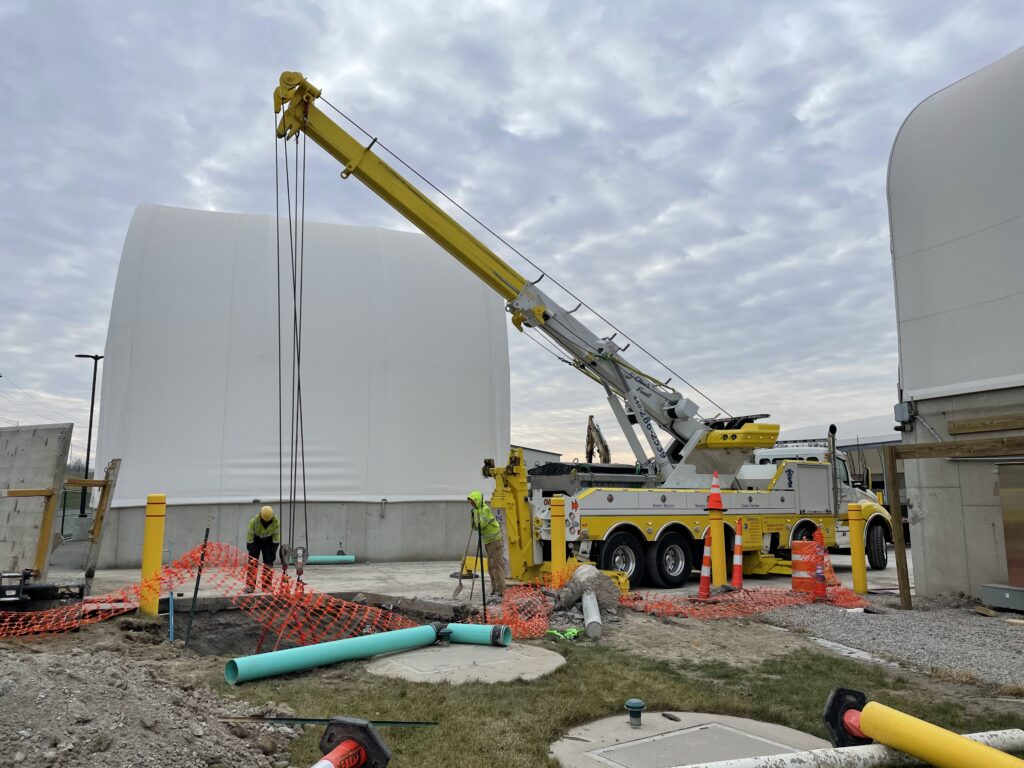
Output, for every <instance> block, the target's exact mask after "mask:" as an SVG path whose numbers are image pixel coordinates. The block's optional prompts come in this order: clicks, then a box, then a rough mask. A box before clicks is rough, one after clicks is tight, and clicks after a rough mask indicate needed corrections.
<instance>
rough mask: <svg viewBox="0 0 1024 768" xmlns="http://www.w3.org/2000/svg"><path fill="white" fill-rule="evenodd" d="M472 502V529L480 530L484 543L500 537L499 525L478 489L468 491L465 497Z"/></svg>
mask: <svg viewBox="0 0 1024 768" xmlns="http://www.w3.org/2000/svg"><path fill="white" fill-rule="evenodd" d="M466 498H467V499H469V500H470V501H472V502H473V505H474V506H473V530H475V531H480V537H481V538H482V539H483V540H484V544H490V543H491V542H492V541H497V540H498V539H500V538H501V525H500V524H499V523H498V521H497V519H496V518H495V517H494V513H493V512H491V508H490V507H488V506H487V504H485V503H484V495H483V494H482V493H480V491H470V493H469V496H467V497H466Z"/></svg>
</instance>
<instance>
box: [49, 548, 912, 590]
mask: <svg viewBox="0 0 1024 768" xmlns="http://www.w3.org/2000/svg"><path fill="white" fill-rule="evenodd" d="M907 560H908V562H912V560H911V556H910V552H909V551H908V552H907ZM832 564H833V566H834V567H835V571H836V576H838V577H839V580H840V581H841V582H842V583H843V584H844V585H846V586H848V587H852V586H853V571H852V569H851V567H850V557H849V555H833V556H832ZM458 568H459V562H458V561H457V560H441V561H432V562H389V563H352V564H348V565H313V566H308V567H307V568H306V571H305V575H304V580H305V581H306V583H308V584H309V585H310V586H313V587H316V588H317V589H319V590H321V591H323V592H328V593H330V594H334V595H338V594H345V593H350V594H352V593H356V592H373V593H378V594H386V595H394V596H396V597H409V598H411V597H421V598H428V599H438V598H441V599H450V598H451V596H452V592H453V591H454V589H455V585H456V583H457V582H456V580H455V579H453V578H451V574H452V573H454V572H456V571H457V570H458ZM54 573H55V574H56V573H57V571H56V570H55V572H54ZM290 573H293V574H294V571H290ZM138 582H139V570H138V569H137V568H116V569H112V568H104V569H100V570H99V571H97V573H96V579H95V580H94V582H93V590H92V591H93V594H94V595H102V594H105V593H108V592H113V591H115V590H118V589H121V588H122V587H124V586H127V585H128V584H137V583H138ZM463 583H464V589H463V592H462V594H461V595H460V598H464V599H466V602H469V600H468V597H469V586H470V582H469V580H468V579H465V580H463ZM744 583H745V586H747V587H748V588H751V589H756V588H758V587H772V588H778V587H788V586H789V584H790V578H789V577H788V576H756V577H747V578H746V579H745V582H744ZM868 587H869V588H870V589H872V590H877V591H894V590H896V589H897V587H898V582H897V579H896V558H895V554H894V553H893V551H892V548H891V547H890V549H889V566H888V567H887V568H886V569H885V570H884V571H871V570H869V571H868ZM641 590H642V591H645V592H646V591H650V592H655V593H660V592H665V593H668V594H680V595H681V594H688V593H696V591H697V580H696V578H693V579H691V580H690V581H689V582H688V583H687V585H686V587H685V588H683V589H679V590H666V589H653V588H648V587H642V588H641ZM184 591H187V592H188V593H189V595H190V596H191V588H187V589H184ZM199 595H200V597H201V598H203V597H216V596H219V592H218V590H216V589H213V588H211V587H209V586H207V585H203V586H202V587H201V589H200V590H199ZM479 599H480V583H479V579H478V580H477V584H476V588H475V590H474V602H477V603H478V602H479Z"/></svg>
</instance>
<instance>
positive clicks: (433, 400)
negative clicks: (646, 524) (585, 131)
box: [96, 205, 509, 551]
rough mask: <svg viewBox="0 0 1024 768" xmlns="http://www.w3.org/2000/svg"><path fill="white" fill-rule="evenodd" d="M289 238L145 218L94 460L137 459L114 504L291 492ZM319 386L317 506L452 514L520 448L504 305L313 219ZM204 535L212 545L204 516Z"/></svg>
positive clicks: (140, 215) (305, 345) (223, 504)
mask: <svg viewBox="0 0 1024 768" xmlns="http://www.w3.org/2000/svg"><path fill="white" fill-rule="evenodd" d="M286 227H287V225H286V223H285V228H286ZM274 241H275V222H274V219H273V218H272V217H267V216H250V215H242V214H225V213H210V212H201V211H189V210H183V209H177V208H167V207H161V206H154V205H142V206H140V207H139V208H138V210H137V211H136V214H135V216H134V218H133V219H132V223H131V226H130V228H129V231H128V235H127V238H126V240H125V246H124V252H123V254H122V259H121V265H120V268H119V270H118V277H117V284H116V287H115V293H114V301H113V306H112V308H111V317H110V327H109V330H108V335H107V346H106V358H105V360H104V363H103V364H104V375H103V386H102V392H101V408H100V419H99V431H98V441H97V452H98V456H97V460H96V466H103V465H104V463H105V462H106V461H107V460H108V459H109V458H111V457H115V456H117V457H121V458H122V459H123V464H122V467H121V475H120V478H119V480H118V485H117V493H116V495H115V498H114V507H115V508H124V509H127V510H132V512H131V514H138V510H140V509H141V507H142V505H143V504H144V503H145V497H146V495H147V494H148V493H154V492H160V493H166V494H167V496H168V502H169V504H170V505H171V507H172V508H173V507H175V506H177V507H181V506H183V505H201V506H202V507H203V508H204V509H216V508H218V507H220V508H224V509H227V505H240V504H241V505H245V504H250V505H251V504H252V503H253V500H254V499H260V500H261V501H262V502H274V501H276V500H277V499H278V497H279V496H280V493H279V472H278V466H279V464H278V455H279V443H278V351H277V295H276V294H277V274H276V269H277V267H276V263H277V262H276V249H275V242H274ZM286 244H287V240H286V239H285V240H283V246H284V247H283V252H282V255H283V259H284V263H282V265H281V273H280V277H281V283H282V290H283V292H284V294H285V298H284V305H283V337H284V338H283V358H284V374H283V375H284V382H283V383H284V434H285V464H286V473H285V474H286V475H287V461H288V458H287V450H288V433H289V429H290V428H289V418H288V414H289V405H290V397H291V387H290V383H289V382H290V372H291V368H290V363H289V361H290V358H291V316H292V305H291V302H290V296H291V290H290V286H291V271H290V263H289V262H288V251H287V247H286ZM302 387H303V389H302V399H303V409H304V422H305V454H306V498H307V499H308V500H309V501H311V502H316V503H317V504H318V505H319V506H318V507H317V509H318V510H319V512H318V513H317V514H318V515H328V517H330V516H332V515H335V514H340V513H339V510H340V509H342V508H343V505H342V504H337V503H338V502H342V503H344V504H348V505H350V506H351V505H352V504H370V505H372V504H379V503H380V502H381V500H382V499H387V502H386V503H387V504H396V503H397V504H408V505H413V506H415V505H420V506H419V507H418V509H423V508H424V507H423V505H424V504H426V505H436V506H435V507H433V508H435V509H437V510H442V511H443V510H445V509H446V508H447V504H448V503H449V502H452V501H463V500H464V499H465V494H466V491H467V489H469V488H480V487H481V486H485V485H486V484H485V483H484V481H483V479H482V478H481V477H480V467H481V466H482V463H483V459H484V458H488V457H504V456H505V455H507V453H508V445H509V375H508V344H507V336H506V324H505V315H504V311H503V307H502V303H501V300H500V298H499V297H498V296H496V295H495V294H493V292H491V291H490V290H489V289H488V288H487V287H486V286H484V285H483V284H482V283H480V282H479V281H478V280H477V279H476V278H475V277H474V276H473V275H472V274H471V273H470V272H468V271H467V270H466V269H465V268H463V267H462V266H461V265H459V264H458V263H457V262H456V261H455V260H454V259H452V258H451V257H450V256H449V255H448V254H446V253H444V252H443V251H441V250H440V249H439V248H438V247H437V246H436V245H434V244H433V243H432V242H431V241H430V240H429V239H427V238H426V237H425V236H422V235H419V234H411V233H407V232H394V231H387V230H380V229H370V228H364V227H346V226H337V225H328V224H316V223H307V224H306V228H305V280H304V303H303V337H302ZM484 490H488V491H489V489H488V488H484ZM287 493H288V491H287V478H286V481H285V495H286V496H287ZM325 505H326V506H325ZM232 508H234V507H232ZM330 509H333V510H335V511H334V512H330V511H329V510H330ZM391 509H392V510H393V514H397V512H398V511H400V510H401V507H391ZM232 514H233V513H232ZM246 514H248V513H247V512H245V511H244V510H243V512H242V513H240V515H241V517H243V518H244V517H245V516H246ZM385 514H386V513H385ZM439 514H440V513H439ZM204 517H205V515H204ZM183 519H184V518H183ZM112 520H113V521H114V522H113V524H114V525H117V522H116V520H117V515H115V516H114V518H112ZM122 524H125V523H123V522H122ZM234 524H235V523H232V525H234ZM194 525H195V526H198V528H199V535H200V537H201V534H202V527H203V525H202V521H200V520H197V521H195V523H194ZM316 525H317V526H319V525H320V523H319V522H317V523H316ZM313 526H314V523H313V522H311V523H310V528H311V529H312V528H313ZM192 533H194V532H191V533H189V536H191V537H192V538H194V536H193V535H192ZM324 535H325V538H326V539H328V540H329V539H331V538H333V537H332V536H331V535H330V531H325V534H324ZM111 538H112V540H116V539H117V538H118V536H117V533H116V532H115V533H114V534H112V537H111ZM185 538H188V536H185ZM338 538H341V536H340V535H339V536H338ZM373 538H374V537H373V536H372V531H371V535H370V538H369V540H370V541H372V540H373ZM456 538H457V537H456ZM393 542H394V537H393V536H392V537H391V541H390V542H389V543H387V545H386V546H387V547H393ZM186 543H187V542H185V541H183V542H182V544H181V546H185V544H186ZM117 546H118V547H119V548H124V551H129V550H130V549H131V545H130V544H125V543H124V542H122V543H120V544H118V545H117ZM431 546H433V549H434V550H440V549H443V546H441V545H437V546H434V545H431ZM380 547H385V543H384V542H383V541H381V542H380ZM420 549H423V547H420ZM428 549H429V547H428ZM456 549H457V547H456ZM381 551H383V549H381ZM389 551H390V550H389Z"/></svg>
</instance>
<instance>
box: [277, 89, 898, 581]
mask: <svg viewBox="0 0 1024 768" xmlns="http://www.w3.org/2000/svg"><path fill="white" fill-rule="evenodd" d="M319 98H321V91H320V89H319V88H317V87H315V86H314V85H312V84H311V83H310V82H309V81H307V80H306V79H305V78H304V77H303V76H302V74H301V73H298V72H284V73H282V75H281V78H280V83H279V85H278V87H277V88H276V89H275V91H274V110H275V113H277V114H280V115H281V117H280V121H279V122H278V125H277V136H278V138H279V139H281V140H283V141H285V142H287V141H288V140H289V139H291V138H293V137H296V136H297V135H298V134H300V133H302V134H304V135H305V136H306V137H308V138H309V139H311V140H312V141H313V142H314V143H316V144H318V145H319V146H320V147H321V148H323V149H324V150H325V151H326V152H327V153H328V154H329V155H331V156H332V157H333V158H335V159H336V160H337V161H338V162H339V163H341V165H342V168H343V170H342V172H341V176H342V178H343V179H347V178H349V177H355V178H356V179H358V180H359V181H361V182H362V183H363V184H365V185H366V186H367V187H369V188H370V189H371V190H372V191H373V192H375V193H376V194H377V195H378V196H379V197H381V198H382V199H383V200H384V201H385V202H387V203H388V204H389V205H391V206H392V207H393V208H394V209H395V210H397V211H398V212H399V213H400V214H402V215H403V216H404V217H405V218H406V219H408V220H409V221H410V222H411V223H412V224H414V225H415V226H416V227H417V228H419V229H420V230H421V231H422V232H423V233H424V234H426V235H427V236H428V237H430V239H432V240H433V241H434V242H435V243H437V244H438V245H439V246H441V248H443V249H444V250H445V251H447V252H448V253H449V254H451V255H452V256H453V257H455V258H456V259H457V260H458V261H459V262H461V263H462V264H463V265H464V266H465V267H466V268H468V269H469V270H470V271H471V272H473V274H475V275H476V276H477V277H478V278H479V279H480V280H482V281H483V282H484V283H486V284H487V285H488V286H489V287H490V288H492V289H493V290H494V291H496V292H497V293H498V294H499V295H500V296H501V297H502V298H503V299H504V300H505V302H506V309H507V311H508V313H509V314H510V316H511V321H512V324H513V325H514V326H515V327H516V328H517V329H518V330H519V331H524V329H535V330H536V331H537V332H539V333H542V334H544V335H545V336H546V337H547V338H548V339H549V340H550V341H552V342H554V343H555V344H557V345H558V346H559V347H560V348H561V349H562V350H564V351H565V353H566V354H567V355H568V359H569V361H570V363H571V365H572V366H573V367H575V368H576V369H577V370H578V371H580V373H582V374H583V375H585V376H587V377H589V378H590V379H592V380H593V381H594V382H595V383H597V384H598V385H599V386H601V387H602V388H603V389H604V392H605V395H606V397H607V400H608V405H609V407H610V408H611V411H612V413H613V415H614V416H615V419H616V421H617V422H618V424H619V426H620V428H621V429H622V431H623V433H624V435H625V437H626V440H627V442H628V444H629V447H630V449H631V451H632V453H633V455H634V457H635V460H636V464H635V465H634V468H633V470H634V471H633V473H632V475H631V477H630V482H629V484H628V485H625V484H622V485H619V484H616V482H615V480H616V479H617V477H619V476H620V475H616V474H615V473H612V474H610V475H609V477H608V479H609V482H607V483H601V484H597V485H593V486H591V487H586V488H577V489H576V490H571V489H566V490H565V491H564V492H554V491H551V490H550V489H549V490H548V491H547V492H545V491H544V490H542V489H540V488H534V489H531V487H530V480H529V476H528V474H527V468H526V466H525V465H524V463H523V455H522V450H521V449H519V448H513V449H512V450H511V452H510V454H509V457H508V460H507V462H505V463H504V464H497V463H495V461H494V460H493V459H486V460H485V461H484V466H483V474H484V477H486V478H491V479H493V480H494V484H495V487H494V492H493V494H492V496H491V499H490V506H491V509H492V510H493V512H494V514H495V516H496V517H497V518H498V519H499V521H500V523H501V526H502V530H503V535H504V538H505V545H506V551H507V554H508V558H507V563H508V571H509V572H508V575H509V576H511V577H512V578H514V579H518V580H522V581H526V580H532V579H537V578H539V577H541V576H542V575H543V574H544V573H547V572H552V571H557V570H560V569H563V568H564V567H565V566H566V564H567V561H568V560H569V559H573V558H575V559H577V560H581V561H594V562H596V563H597V564H598V566H599V567H601V568H602V569H605V570H609V571H621V572H622V573H624V574H625V575H626V576H627V577H628V579H629V582H630V585H631V586H637V585H639V584H641V583H643V582H644V581H645V580H649V581H650V582H651V583H653V584H655V585H657V586H662V587H678V586H681V585H682V584H683V583H685V581H686V580H687V578H688V577H689V575H690V573H691V570H692V568H693V563H694V562H695V560H696V559H697V558H698V557H699V552H700V550H699V547H700V546H701V542H702V540H703V537H704V534H705V532H706V531H707V530H708V526H709V517H708V514H707V513H706V512H705V510H704V507H705V506H706V499H707V495H708V493H709V488H710V485H711V481H712V475H713V473H715V472H717V473H718V476H719V479H720V482H721V487H722V491H723V500H724V502H725V506H726V508H727V512H726V513H725V525H726V528H725V530H726V537H727V539H729V543H728V544H727V549H726V551H727V552H728V553H729V557H731V552H732V545H731V539H732V536H733V532H734V530H735V526H736V521H737V518H739V517H742V518H743V549H744V557H743V570H744V572H745V573H748V574H766V573H783V574H785V573H789V572H790V564H789V559H788V551H789V549H790V547H791V545H792V542H793V541H794V540H798V539H801V538H806V537H809V536H810V535H811V534H812V533H813V530H814V528H815V527H816V526H819V527H821V529H822V531H823V534H824V537H825V544H826V546H828V547H830V548H841V547H844V546H846V545H848V543H849V523H848V520H847V515H846V504H847V503H849V502H852V501H858V502H860V503H861V505H862V507H863V508H864V510H865V518H866V519H867V525H866V526H865V529H866V531H867V534H866V536H867V538H868V542H867V543H868V544H869V549H870V548H871V547H870V545H871V543H872V541H873V539H872V537H874V543H875V544H876V546H875V550H876V552H875V554H876V555H877V539H878V537H879V535H881V536H882V537H883V540H882V547H881V556H876V557H875V558H873V562H872V565H873V567H885V563H884V555H885V546H884V543H885V541H884V540H885V539H888V538H890V536H891V533H890V530H891V520H890V518H889V514H888V512H887V511H886V510H885V509H884V508H883V507H882V506H881V505H880V504H878V502H877V500H876V498H875V497H874V496H872V495H871V494H870V493H867V492H866V491H863V490H861V489H858V488H855V487H854V486H853V485H852V484H851V483H850V482H849V481H848V479H846V480H844V479H842V478H846V475H845V473H844V474H843V475H842V477H840V476H839V474H838V473H837V472H836V471H835V470H836V469H837V468H838V467H840V466H842V467H845V463H844V462H843V461H842V458H841V457H840V456H839V453H838V452H837V451H835V449H834V446H833V447H832V450H831V451H823V450H820V449H815V450H814V451H811V450H810V449H809V448H804V447H794V448H789V447H781V448H777V447H775V446H776V443H777V440H778V436H779V426H778V425H777V424H769V423H762V422H761V421H760V420H762V419H765V418H768V415H767V414H756V415H750V416H739V417H728V418H711V419H705V418H701V417H700V416H699V415H698V408H697V404H696V403H695V402H693V401H692V400H690V399H689V398H687V397H686V396H685V395H683V394H682V393H680V392H679V391H678V390H676V389H675V388H674V387H672V386H670V383H669V381H661V380H659V379H658V378H656V377H655V376H652V375H650V374H648V373H645V372H644V371H642V370H640V369H639V368H637V367H636V366H634V365H632V364H631V363H629V362H628V361H627V360H626V358H625V357H624V356H623V354H622V353H623V352H624V351H625V350H626V348H627V347H628V346H629V344H627V345H625V346H622V347H620V346H619V345H618V344H617V343H616V342H615V340H614V339H615V335H616V334H612V335H611V336H609V337H601V336H598V335H597V334H595V333H594V332H592V331H591V330H590V329H589V328H587V327H586V326H585V325H584V324H583V323H582V322H580V321H579V320H577V319H576V317H574V312H575V311H576V310H577V309H579V306H577V307H576V308H575V309H566V308H565V307H562V306H560V305H559V304H558V302H556V301H555V300H554V299H552V298H551V297H550V296H548V295H547V294H546V293H545V292H544V291H543V290H542V289H541V288H540V287H539V286H538V283H540V282H541V280H542V279H543V276H542V278H541V279H539V280H537V281H535V282H531V281H529V280H527V279H526V278H525V277H523V276H522V275H520V274H519V273H518V272H517V271H516V270H515V269H513V268H512V267H511V266H510V265H508V264H507V263H505V262H504V261H503V260H502V259H501V258H499V257H498V256H497V255H496V254H495V253H494V252H493V251H491V250H490V249H489V248H488V247H487V246H485V245H484V244H483V243H482V242H481V241H480V240H479V239H477V238H476V237H475V236H474V235H473V234H471V233H470V232H469V231H468V230H466V229H465V228H464V227H463V226H461V225H460V224H459V223H458V222H456V221H455V220H454V219H453V218H452V217H451V216H449V215H448V214H447V213H446V212H445V211H444V210H442V209H441V208H440V207H439V206H437V205H436V204H434V202H433V201H431V200H430V199H429V198H428V197H427V196H426V195H424V194H423V193H422V192H420V190H419V189H417V188H416V187H415V186H414V185H412V184H411V183H410V182H409V181H408V180H407V179H405V178H404V177H403V176H402V175H400V174H399V173H398V172H397V171H396V170H395V169H394V168H392V167H391V166H390V165H389V164H388V163H386V162H385V161H384V160H383V159H382V158H381V157H380V156H379V155H378V154H376V153H375V152H374V151H373V145H374V144H375V143H376V139H374V140H373V141H372V142H370V144H369V145H368V146H364V145H363V144H361V143H360V142H359V141H358V140H357V139H356V138H354V137H353V136H352V135H351V134H349V133H348V132H347V131H345V130H344V129H343V128H342V127H341V126H339V125H338V124H337V123H336V122H335V121H334V120H332V119H331V118H330V117H328V116H327V115H326V114H325V113H324V112H323V111H321V110H320V109H319V107H318V106H317V103H316V102H317V99H319ZM637 427H639V433H640V435H639V436H638V434H637V431H638V430H637ZM662 434H663V435H665V437H666V438H667V441H665V440H663V438H662ZM641 437H642V439H643V442H641ZM766 451H767V452H770V454H766V453H765V452H766ZM832 457H835V458H836V460H835V461H827V460H826V459H830V458H832ZM880 558H881V560H882V561H881V562H880Z"/></svg>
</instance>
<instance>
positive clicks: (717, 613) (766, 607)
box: [619, 587, 868, 619]
mask: <svg viewBox="0 0 1024 768" xmlns="http://www.w3.org/2000/svg"><path fill="white" fill-rule="evenodd" d="M619 602H620V603H621V604H622V605H623V606H625V607H627V608H631V609H632V610H634V611H640V612H642V613H649V614H651V615H653V616H660V617H669V616H680V617H683V618H687V619H741V618H745V617H747V616H754V615H756V614H759V613H767V612H768V611H774V610H777V609H779V608H786V607H789V606H791V605H808V604H810V603H813V602H814V596H813V595H811V594H810V593H808V592H796V591H793V590H791V589H744V590H740V591H737V592H723V593H721V594H719V595H713V596H712V597H710V598H709V599H707V600H698V599H696V598H694V597H687V596H670V595H665V594H652V593H650V592H646V593H642V594H641V593H631V594H629V595H624V596H623V597H622V599H621V600H620V601H619ZM827 603H828V604H831V605H836V606H839V607H841V608H862V607H864V606H865V605H867V604H868V601H867V600H865V599H864V598H862V597H860V596H859V595H857V594H856V593H854V592H852V591H851V590H849V589H846V588H845V587H829V589H828V600H827Z"/></svg>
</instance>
